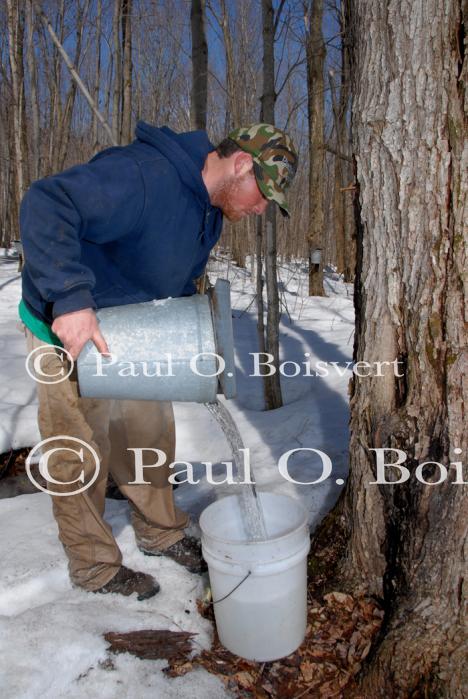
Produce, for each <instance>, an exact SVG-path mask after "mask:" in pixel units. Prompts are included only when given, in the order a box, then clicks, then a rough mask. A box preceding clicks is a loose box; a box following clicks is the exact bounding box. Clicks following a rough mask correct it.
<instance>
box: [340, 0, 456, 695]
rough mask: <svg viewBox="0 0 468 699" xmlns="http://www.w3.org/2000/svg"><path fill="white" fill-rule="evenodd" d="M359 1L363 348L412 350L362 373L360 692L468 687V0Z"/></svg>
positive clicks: (346, 562)
mask: <svg viewBox="0 0 468 699" xmlns="http://www.w3.org/2000/svg"><path fill="white" fill-rule="evenodd" d="M348 12H349V15H350V20H351V21H350V26H351V27H352V39H353V61H352V71H351V74H352V75H353V82H354V89H353V114H352V132H353V149H354V152H355V154H356V156H357V180H358V185H359V187H360V200H359V203H360V211H359V227H358V231H359V235H358V266H357V278H356V286H355V288H356V315H357V325H356V338H355V352H354V355H355V356H354V358H355V360H356V361H362V360H364V361H367V362H369V363H372V362H375V361H379V362H385V361H387V362H393V361H394V360H395V359H397V360H398V361H399V364H398V365H397V367H396V370H395V365H387V366H386V367H384V369H383V371H382V372H381V373H382V375H381V376H375V375H374V376H373V377H369V378H363V379H357V377H354V379H353V383H352V397H351V443H350V460H351V467H350V476H349V480H348V483H347V488H346V491H345V493H344V498H343V515H344V521H345V522H346V523H347V531H346V540H347V542H348V544H347V549H346V552H345V555H344V557H343V560H342V562H341V565H340V578H339V581H340V582H341V584H342V585H343V587H345V588H346V586H349V587H350V588H351V589H353V590H354V591H359V590H361V591H363V592H366V593H368V594H371V595H374V596H375V597H377V598H378V599H380V600H381V603H382V605H383V608H384V610H385V619H384V625H383V628H382V633H381V635H380V637H379V638H378V639H377V641H376V643H375V645H374V647H373V648H372V649H371V652H370V653H369V656H368V658H367V659H366V662H365V665H364V667H363V671H362V676H361V678H360V686H359V689H358V692H357V694H356V696H359V697H372V699H374V698H375V699H378V698H382V699H383V698H385V699H387V698H388V697H391V698H397V699H409V698H410V697H444V698H447V699H462V697H465V696H466V684H465V685H464V684H463V682H464V680H463V674H464V669H465V668H466V645H465V644H466V627H465V628H464V626H463V623H464V621H463V620H464V615H465V614H466V545H467V522H468V508H467V499H466V467H465V471H464V474H463V473H462V471H463V467H462V463H463V462H464V463H465V465H466V454H467V452H468V431H467V429H466V415H467V411H468V386H467V383H466V376H467V372H468V351H467V346H468V336H467V330H466V327H467V326H466V321H467V320H468V317H467V310H466V309H467V308H468V285H467V281H466V265H467V248H466V235H465V228H464V226H465V222H466V220H467V219H468V216H467V214H468V196H467V194H468V182H467V178H466V173H467V172H468V148H467V146H466V142H464V111H465V113H466V104H467V97H468V95H467V87H466V86H467V72H466V71H467V68H466V59H465V51H464V46H463V44H462V43H461V42H462V41H463V37H464V36H466V21H467V18H466V15H465V16H464V17H463V15H462V9H461V3H460V2H459V1H458V0H426V2H425V3H403V4H402V3H401V2H399V0H389V2H387V3H369V2H367V1H366V0H357V1H355V2H352V3H351V2H349V3H348ZM428 36H430V37H431V40H430V41H428V40H427V37H428ZM374 373H375V372H374ZM396 373H398V374H400V376H396ZM373 449H385V450H389V449H399V450H401V453H398V452H395V451H393V452H389V451H386V452H385V454H382V452H381V453H380V455H381V456H382V455H384V456H385V457H386V458H385V462H386V463H390V462H395V461H396V459H397V458H398V460H399V461H400V462H403V459H405V460H404V462H403V466H404V467H405V468H406V469H407V472H403V473H404V475H405V476H406V475H408V479H407V480H406V481H405V482H402V483H400V484H397V481H398V480H399V479H400V478H401V475H402V472H401V470H400V469H399V468H398V467H394V468H386V469H385V472H384V474H383V475H385V476H386V478H387V481H393V483H388V484H386V483H385V482H384V480H383V478H382V477H380V478H379V477H378V475H379V474H378V471H377V467H376V463H377V458H378V457H377V453H376V452H373V451H372V450H373ZM457 462H458V463H459V465H458V466H456V463H457ZM424 463H427V465H426V466H425V467H424V468H423V469H422V468H421V464H424ZM439 464H442V465H441V466H440V465H439ZM418 465H419V472H418V471H417V468H418ZM403 466H402V468H403ZM457 474H458V475H457ZM381 476H382V474H381ZM463 477H464V478H465V480H464V478H463ZM378 481H380V482H378ZM438 481H440V482H438ZM376 482H377V483H376ZM463 483H465V485H463ZM332 535H333V533H332Z"/></svg>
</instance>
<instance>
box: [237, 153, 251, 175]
mask: <svg viewBox="0 0 468 699" xmlns="http://www.w3.org/2000/svg"><path fill="white" fill-rule="evenodd" d="M252 167H253V158H252V156H251V155H250V153H245V151H239V152H238V153H234V174H235V175H236V176H237V177H242V175H245V174H247V172H250V170H252Z"/></svg>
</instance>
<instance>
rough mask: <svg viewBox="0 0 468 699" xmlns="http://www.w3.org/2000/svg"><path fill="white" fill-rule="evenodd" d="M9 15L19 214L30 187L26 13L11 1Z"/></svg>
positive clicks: (8, 8) (14, 1) (8, 4)
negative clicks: (26, 136)
mask: <svg viewBox="0 0 468 699" xmlns="http://www.w3.org/2000/svg"><path fill="white" fill-rule="evenodd" d="M7 13H8V50H9V59H10V72H11V87H12V98H13V142H14V162H15V173H16V203H15V207H14V210H16V211H17V210H18V205H19V202H20V201H21V199H22V196H23V194H24V191H25V187H26V183H27V162H26V156H25V144H24V70H23V38H24V12H23V9H22V8H21V7H20V3H19V2H18V0H7ZM15 219H16V221H15V230H18V224H17V216H16V217H15Z"/></svg>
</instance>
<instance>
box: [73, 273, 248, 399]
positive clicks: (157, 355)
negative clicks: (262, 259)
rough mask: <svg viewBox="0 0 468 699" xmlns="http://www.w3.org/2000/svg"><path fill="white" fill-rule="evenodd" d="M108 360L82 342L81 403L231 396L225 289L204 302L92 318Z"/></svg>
mask: <svg viewBox="0 0 468 699" xmlns="http://www.w3.org/2000/svg"><path fill="white" fill-rule="evenodd" d="M97 317H98V320H99V325H100V328H101V331H102V334H103V335H104V337H105V338H106V340H107V344H108V346H109V350H110V352H111V355H112V356H111V357H109V358H106V357H103V356H102V355H101V354H100V353H99V352H98V351H97V349H96V347H95V345H94V344H93V343H92V342H88V343H87V344H86V345H85V347H84V348H83V350H82V352H81V354H80V356H79V357H78V362H77V369H78V384H79V388H80V393H81V395H82V396H84V397H89V398H116V399H121V400H122V399H129V400H171V401H193V402H196V403H209V402H212V401H214V400H216V396H217V394H218V393H222V394H224V395H225V396H226V398H234V396H235V395H236V377H235V364H234V343H233V334H232V317H231V303H230V285H229V282H228V281H226V280H225V279H218V280H217V282H216V285H215V287H214V288H213V289H211V290H210V293H209V294H208V295H199V294H196V295H195V296H188V297H183V298H169V299H162V300H157V301H150V302H148V303H138V304H131V305H127V306H115V307H112V308H102V309H100V310H99V311H97Z"/></svg>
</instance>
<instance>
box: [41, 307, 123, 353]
mask: <svg viewBox="0 0 468 699" xmlns="http://www.w3.org/2000/svg"><path fill="white" fill-rule="evenodd" d="M52 332H54V333H55V334H56V335H57V337H58V338H59V339H60V341H61V342H62V343H63V346H64V347H65V349H66V350H67V351H68V352H70V354H71V356H72V357H73V359H76V358H77V357H78V355H79V353H80V352H81V350H82V349H83V347H84V346H85V344H86V343H87V341H88V340H92V341H93V342H94V344H95V345H96V348H97V350H98V352H101V354H110V352H109V348H108V346H107V342H106V341H105V339H104V337H103V336H102V333H101V331H100V329H99V323H98V320H97V318H96V314H95V312H94V311H93V309H92V308H84V309H83V310H82V311H73V312H72V313H64V314H63V315H61V316H58V317H57V318H56V319H55V320H54V322H53V323H52Z"/></svg>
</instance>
